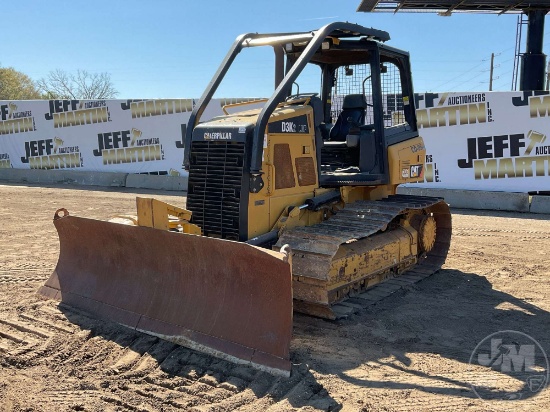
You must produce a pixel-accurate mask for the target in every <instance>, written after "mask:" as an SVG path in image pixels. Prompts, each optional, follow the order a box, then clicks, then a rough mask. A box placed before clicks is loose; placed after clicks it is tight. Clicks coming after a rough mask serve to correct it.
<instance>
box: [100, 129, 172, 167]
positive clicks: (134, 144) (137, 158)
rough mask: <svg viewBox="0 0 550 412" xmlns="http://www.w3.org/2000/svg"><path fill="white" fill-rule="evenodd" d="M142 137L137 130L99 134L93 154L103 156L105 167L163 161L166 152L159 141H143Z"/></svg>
mask: <svg viewBox="0 0 550 412" xmlns="http://www.w3.org/2000/svg"><path fill="white" fill-rule="evenodd" d="M141 135H142V132H141V131H140V130H138V129H135V128H133V129H132V130H131V131H130V130H120V131H116V132H108V133H99V134H98V135H97V149H94V150H93V154H94V156H101V157H102V158H103V164H104V165H109V164H120V163H136V162H150V161H154V160H163V159H164V151H163V149H162V145H161V144H160V141H159V139H158V138H156V137H154V138H150V139H141V138H140V137H141Z"/></svg>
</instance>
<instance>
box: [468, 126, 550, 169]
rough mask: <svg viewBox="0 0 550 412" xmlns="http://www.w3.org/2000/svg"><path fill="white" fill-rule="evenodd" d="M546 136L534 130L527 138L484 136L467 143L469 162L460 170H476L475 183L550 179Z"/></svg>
mask: <svg viewBox="0 0 550 412" xmlns="http://www.w3.org/2000/svg"><path fill="white" fill-rule="evenodd" d="M545 141H546V136H545V135H544V134H542V133H538V132H536V131H533V130H531V131H530V132H529V133H528V134H527V138H526V137H525V135H524V134H511V135H500V136H482V137H473V138H470V139H467V149H468V158H467V159H459V160H458V167H460V168H462V169H471V168H473V169H474V176H475V179H476V180H480V179H502V178H510V177H533V176H550V170H549V168H548V164H549V161H550V156H549V155H548V153H550V146H543V143H545Z"/></svg>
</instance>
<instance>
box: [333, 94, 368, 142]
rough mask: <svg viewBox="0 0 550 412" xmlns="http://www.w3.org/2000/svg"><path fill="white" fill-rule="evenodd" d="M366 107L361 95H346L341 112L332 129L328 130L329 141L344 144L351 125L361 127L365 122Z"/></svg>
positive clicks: (363, 97)
mask: <svg viewBox="0 0 550 412" xmlns="http://www.w3.org/2000/svg"><path fill="white" fill-rule="evenodd" d="M366 107H367V102H366V101H365V96H363V95H362V94H348V95H347V96H345V97H344V102H343V104H342V111H341V112H340V114H339V115H338V119H336V123H334V126H333V127H332V129H330V137H329V138H330V140H331V141H339V142H342V141H344V142H345V141H346V136H347V135H348V134H349V130H350V128H351V125H352V124H354V125H362V124H363V123H364V122H365V109H366ZM348 119H349V120H348Z"/></svg>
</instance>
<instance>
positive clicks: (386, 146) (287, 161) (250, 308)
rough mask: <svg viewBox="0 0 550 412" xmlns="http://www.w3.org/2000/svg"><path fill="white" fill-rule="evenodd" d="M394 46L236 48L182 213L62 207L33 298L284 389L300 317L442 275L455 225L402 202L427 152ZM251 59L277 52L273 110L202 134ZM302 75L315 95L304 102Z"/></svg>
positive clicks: (345, 310) (337, 29)
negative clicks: (231, 79) (240, 65)
mask: <svg viewBox="0 0 550 412" xmlns="http://www.w3.org/2000/svg"><path fill="white" fill-rule="evenodd" d="M387 40H389V34H388V33H387V32H385V31H381V30H376V29H372V28H366V27H362V26H360V25H356V24H351V23H340V22H336V23H331V24H327V25H325V26H324V27H322V28H320V29H318V30H314V31H308V32H298V33H285V34H280V33H274V34H257V33H249V34H243V35H241V36H239V37H238V38H237V39H236V40H235V42H234V43H233V45H232V46H231V48H230V50H229V52H228V53H227V55H226V57H225V59H224V60H223V62H222V63H221V65H220V67H219V68H218V70H217V72H216V73H215V75H214V77H213V79H212V81H211V82H210V83H209V85H208V86H207V88H206V90H205V92H204V94H203V95H202V97H201V99H200V101H199V102H198V103H197V105H196V106H195V107H194V109H193V112H192V114H191V115H190V118H189V122H188V124H187V128H186V131H185V154H184V161H183V164H184V167H185V169H186V170H187V171H188V173H189V181H188V191H187V204H186V208H185V209H184V208H180V207H177V206H172V205H168V204H166V203H163V202H161V201H158V200H156V199H149V198H138V199H137V218H133V219H131V220H130V223H131V224H120V223H119V222H116V221H98V220H93V219H86V218H82V217H75V216H70V215H69V212H68V211H66V210H65V209H60V210H58V211H57V212H56V213H55V217H54V224H55V227H56V228H57V231H58V233H59V239H60V256H59V261H58V264H57V267H56V269H55V271H54V273H53V274H52V276H51V278H50V279H49V280H48V281H47V282H46V284H45V285H44V286H42V288H41V289H40V291H39V294H40V295H41V296H43V297H46V298H54V299H58V300H61V301H62V302H64V303H65V304H67V305H69V306H73V307H76V308H79V309H82V310H84V311H87V312H89V313H92V314H93V315H94V316H97V317H101V318H106V319H109V320H111V321H115V322H118V323H120V324H122V325H125V326H127V327H130V328H133V329H135V330H138V331H141V332H144V333H148V334H151V335H154V336H158V337H160V338H163V339H166V340H169V341H172V342H175V343H178V344H181V345H183V346H187V347H190V348H193V349H196V350H199V351H202V352H206V353H209V354H212V355H214V356H217V357H220V358H223V359H228V360H230V361H233V362H240V363H246V364H251V365H253V366H255V367H257V368H260V369H262V370H266V371H269V372H271V373H275V374H280V375H284V376H288V375H289V373H290V369H291V362H290V353H289V352H290V341H291V337H292V316H293V311H297V312H302V313H306V314H309V315H313V316H317V317H321V318H326V319H338V318H340V317H343V316H347V315H349V314H350V313H354V312H357V311H359V310H361V309H362V308H363V307H364V306H366V304H367V303H368V302H369V300H371V299H370V297H369V291H371V290H373V288H372V287H373V286H374V285H376V284H377V283H380V282H383V281H388V280H389V282H390V283H391V282H396V281H398V280H399V276H400V275H404V274H407V275H409V276H411V275H412V276H414V275H417V276H419V277H423V276H426V275H429V274H431V273H434V272H435V271H437V270H438V269H439V268H440V267H441V265H442V264H443V263H444V261H445V258H446V255H447V252H448V249H449V245H450V239H451V216H450V213H449V208H448V205H447V204H446V203H445V202H444V201H443V200H442V199H440V198H429V197H414V196H404V195H396V188H397V186H398V185H399V184H402V183H411V182H418V181H421V180H422V179H423V173H424V160H425V155H426V150H425V147H424V143H423V140H422V138H421V137H420V136H419V134H418V129H417V124H416V117H415V100H414V94H413V86H412V78H411V72H410V62H409V55H408V53H407V52H404V51H401V50H398V49H395V48H393V47H390V46H388V45H386V44H385V42H386V41H387ZM255 47H269V48H272V49H273V50H274V59H273V61H274V72H275V91H274V92H273V94H272V95H271V97H269V99H267V100H265V101H264V102H262V104H261V105H262V107H261V108H252V107H250V106H248V107H247V105H241V106H237V107H232V111H231V113H229V111H228V108H225V110H224V111H225V112H226V113H227V114H226V115H223V116H219V117H215V118H213V119H210V120H208V121H201V116H202V114H203V112H204V110H205V107H206V106H207V104H208V103H209V102H210V101H211V99H212V98H213V95H214V93H215V91H216V90H217V88H218V86H219V85H220V82H221V81H222V79H223V78H224V76H225V75H226V73H227V72H228V70H229V68H230V67H231V66H232V64H233V62H234V60H235V58H236V57H237V55H238V54H239V53H240V52H241V51H243V50H245V49H247V48H255ZM303 73H307V76H306V77H305V79H306V83H307V80H308V79H309V80H311V79H312V78H313V77H312V76H317V78H316V80H315V85H316V87H319V90H316V92H315V93H300V92H299V87H300V84H301V85H302V86H303V84H304V82H303V81H302V80H301V79H303V77H301V76H300V75H301V74H303ZM298 79H300V80H298ZM297 80H298V81H297ZM294 88H297V90H296V93H293V91H294V90H293V89H294ZM394 278H396V279H394ZM375 288H376V287H375ZM378 293H380V292H378Z"/></svg>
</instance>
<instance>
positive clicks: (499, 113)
mask: <svg viewBox="0 0 550 412" xmlns="http://www.w3.org/2000/svg"><path fill="white" fill-rule="evenodd" d="M254 100H255V99H218V100H213V101H212V102H211V103H210V104H209V105H208V107H207V109H206V110H205V113H204V115H203V117H202V119H203V120H206V119H209V118H212V117H214V116H218V115H221V114H223V110H222V108H223V106H225V105H226V104H230V103H238V102H243V101H250V103H251V106H248V107H247V108H252V107H260V106H261V103H258V102H253V101H254ZM386 100H387V104H386V105H385V108H384V110H385V115H386V116H391V115H392V112H394V111H398V109H399V108H397V107H394V108H393V109H392V106H394V104H393V103H391V102H395V101H396V100H398V99H395V96H386ZM195 103H196V102H195V100H194V99H154V100H50V101H48V100H40V101H0V168H17V169H72V170H83V171H100V172H101V171H107V172H108V171H112V172H125V173H151V174H170V175H176V176H178V175H183V174H185V173H186V172H185V171H184V170H183V169H182V160H183V151H184V147H183V135H182V133H183V130H184V126H185V125H186V124H187V120H188V119H189V115H190V113H191V111H192V109H193V106H194V104H195ZM237 108H238V109H240V107H237ZM416 108H417V119H418V128H419V132H420V135H421V136H422V137H423V138H424V142H425V145H426V151H427V156H426V167H425V170H424V182H423V183H418V184H414V185H410V186H416V187H434V188H449V189H469V190H488V191H508V192H531V191H550V170H549V163H550V94H548V92H477V93H472V92H465V93H425V94H418V95H416Z"/></svg>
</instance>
